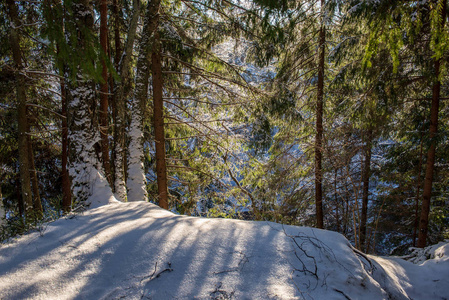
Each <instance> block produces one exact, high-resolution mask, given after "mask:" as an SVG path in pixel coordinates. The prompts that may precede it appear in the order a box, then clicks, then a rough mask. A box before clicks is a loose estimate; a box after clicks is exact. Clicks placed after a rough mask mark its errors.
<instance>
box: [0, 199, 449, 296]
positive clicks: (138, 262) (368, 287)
mask: <svg viewBox="0 0 449 300" xmlns="http://www.w3.org/2000/svg"><path fill="white" fill-rule="evenodd" d="M432 251H433V252H432V253H433V256H434V258H433V259H431V260H427V261H425V262H423V263H421V264H413V263H411V262H407V261H405V260H402V259H399V258H379V257H373V256H365V255H364V254H363V253H358V252H357V251H355V250H354V249H353V248H352V247H351V246H350V244H349V242H348V241H347V240H346V239H345V238H344V237H343V236H342V235H340V234H338V233H334V232H330V231H325V230H318V229H312V228H304V227H295V226H282V225H280V224H275V223H270V222H249V221H239V220H228V219H204V218H194V217H186V216H178V215H175V214H172V213H170V212H168V211H165V210H163V209H160V208H159V207H157V206H156V205H153V204H150V203H146V202H131V203H112V204H108V205H104V206H100V207H97V208H94V209H90V210H87V211H85V212H84V213H82V214H78V215H73V216H71V217H68V218H64V219H60V220H58V221H56V222H54V223H52V224H50V225H48V226H47V227H46V228H45V230H44V231H43V234H41V233H39V232H35V233H32V234H29V235H27V236H24V237H22V238H20V239H18V240H16V241H14V242H11V243H8V244H6V245H2V246H1V248H0V299H376V300H377V299H447V298H449V260H448V256H449V246H448V244H441V245H439V246H438V247H434V249H433V250H432Z"/></svg>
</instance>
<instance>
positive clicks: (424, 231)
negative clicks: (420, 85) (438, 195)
mask: <svg viewBox="0 0 449 300" xmlns="http://www.w3.org/2000/svg"><path fill="white" fill-rule="evenodd" d="M443 3H444V4H443V9H442V11H441V17H442V18H441V19H442V20H441V28H442V29H444V25H445V22H446V1H443ZM440 65H441V58H440V59H437V60H435V64H434V70H435V82H434V84H433V88H432V105H431V108H430V129H429V138H430V148H429V150H428V152H427V162H426V176H425V179H424V188H423V201H422V206H421V218H420V221H419V234H418V245H417V246H418V247H419V248H424V247H425V246H426V243H427V235H428V231H429V228H428V226H429V213H430V199H431V196H432V182H433V173H434V172H433V170H434V166H435V153H436V140H435V139H436V135H437V132H438V112H439V106H440V89H441V82H440V79H439V76H440Z"/></svg>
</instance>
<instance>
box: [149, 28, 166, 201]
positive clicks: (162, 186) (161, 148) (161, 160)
mask: <svg viewBox="0 0 449 300" xmlns="http://www.w3.org/2000/svg"><path fill="white" fill-rule="evenodd" d="M160 51H161V49H160V43H159V35H158V34H157V33H156V38H155V43H154V45H153V54H152V55H151V62H152V63H151V71H152V75H153V114H154V117H153V120H154V135H155V139H154V143H155V144H156V174H157V189H158V201H159V206H160V207H162V208H164V209H168V184H167V165H166V162H165V133H164V103H163V100H162V88H163V81H162V62H161V60H162V58H161V53H160Z"/></svg>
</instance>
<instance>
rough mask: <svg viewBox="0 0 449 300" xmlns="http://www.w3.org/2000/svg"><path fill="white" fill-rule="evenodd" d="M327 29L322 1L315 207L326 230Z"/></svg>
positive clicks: (319, 226) (318, 223)
mask: <svg viewBox="0 0 449 300" xmlns="http://www.w3.org/2000/svg"><path fill="white" fill-rule="evenodd" d="M325 43H326V27H325V25H324V0H321V28H320V35H319V55H318V88H317V101H316V136H315V207H316V227H318V228H324V216H323V187H322V182H323V170H322V158H323V96H324V58H325V50H326V45H325Z"/></svg>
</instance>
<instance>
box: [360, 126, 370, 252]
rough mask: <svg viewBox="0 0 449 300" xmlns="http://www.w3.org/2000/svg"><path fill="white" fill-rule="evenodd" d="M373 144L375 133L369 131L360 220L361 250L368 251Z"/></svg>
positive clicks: (367, 134)
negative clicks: (367, 225)
mask: <svg viewBox="0 0 449 300" xmlns="http://www.w3.org/2000/svg"><path fill="white" fill-rule="evenodd" d="M372 142H373V131H372V129H368V130H367V132H366V143H365V149H364V150H365V151H364V152H365V153H364V154H365V155H364V156H365V159H364V165H363V176H362V177H363V178H362V182H363V190H362V216H361V220H360V250H361V251H366V249H365V245H366V221H367V217H368V197H369V178H370V176H371V151H372Z"/></svg>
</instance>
